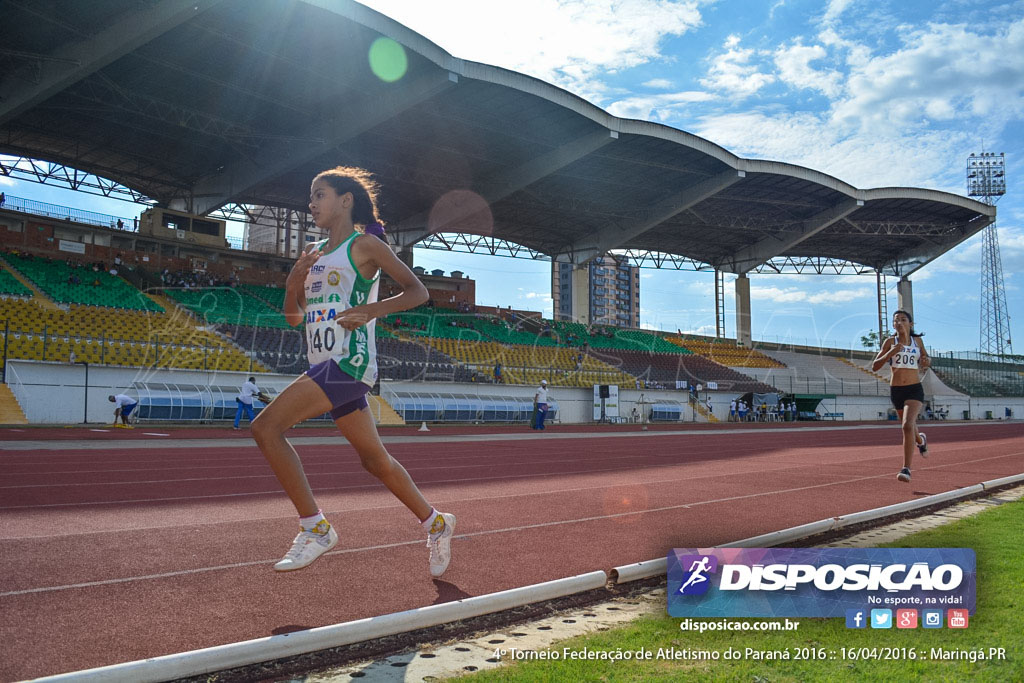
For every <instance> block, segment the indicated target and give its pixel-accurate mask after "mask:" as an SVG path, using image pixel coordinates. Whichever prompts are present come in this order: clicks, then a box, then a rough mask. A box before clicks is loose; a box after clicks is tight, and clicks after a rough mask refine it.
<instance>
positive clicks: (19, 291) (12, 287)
mask: <svg viewBox="0 0 1024 683" xmlns="http://www.w3.org/2000/svg"><path fill="white" fill-rule="evenodd" d="M0 296H32V290H31V289H29V288H28V287H26V286H25V285H23V284H21V282H19V281H18V279H17V278H16V277H14V276H13V275H11V274H10V273H9V272H7V269H6V268H2V269H0Z"/></svg>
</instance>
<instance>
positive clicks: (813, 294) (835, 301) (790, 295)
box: [750, 282, 875, 306]
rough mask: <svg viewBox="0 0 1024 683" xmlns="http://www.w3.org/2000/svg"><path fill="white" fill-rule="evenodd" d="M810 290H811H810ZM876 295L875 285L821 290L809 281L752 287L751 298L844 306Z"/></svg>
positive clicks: (777, 301) (778, 301) (775, 301)
mask: <svg viewBox="0 0 1024 683" xmlns="http://www.w3.org/2000/svg"><path fill="white" fill-rule="evenodd" d="M808 290H810V291H808ZM874 296H875V291H874V288H873V287H870V286H864V287H858V288H851V289H831V290H829V291H821V290H820V288H819V287H817V286H814V285H812V284H811V283H810V282H808V283H807V284H806V285H805V286H804V287H785V288H783V287H763V286H754V285H752V286H751V287H750V298H751V300H757V301H771V302H774V303H807V304H814V305H816V306H842V305H844V304H848V303H850V302H852V301H857V300H859V299H870V298H872V297H874Z"/></svg>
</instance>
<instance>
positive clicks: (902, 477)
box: [896, 467, 910, 482]
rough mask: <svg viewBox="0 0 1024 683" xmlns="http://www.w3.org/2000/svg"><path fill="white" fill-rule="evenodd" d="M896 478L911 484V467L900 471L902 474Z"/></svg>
mask: <svg viewBox="0 0 1024 683" xmlns="http://www.w3.org/2000/svg"><path fill="white" fill-rule="evenodd" d="M896 478H897V479H899V480H900V481H904V482H909V481H910V468H909V467H904V468H903V469H902V470H900V473H899V474H897V475H896Z"/></svg>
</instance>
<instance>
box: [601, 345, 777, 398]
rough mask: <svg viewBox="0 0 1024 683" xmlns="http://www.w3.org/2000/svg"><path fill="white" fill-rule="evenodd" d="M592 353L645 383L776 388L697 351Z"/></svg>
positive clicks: (727, 388) (760, 389)
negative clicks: (687, 352) (673, 352)
mask: <svg viewBox="0 0 1024 683" xmlns="http://www.w3.org/2000/svg"><path fill="white" fill-rule="evenodd" d="M591 353H592V354H594V355H595V356H597V357H598V358H600V359H602V360H604V361H605V362H607V363H609V364H612V365H616V366H617V367H619V368H621V370H622V371H624V372H627V373H629V374H630V375H633V376H635V377H637V378H639V379H641V380H644V381H645V382H648V383H654V384H656V385H657V384H660V385H663V386H666V387H669V388H672V389H674V388H675V387H676V382H686V383H687V384H688V385H696V384H704V385H707V383H708V382H716V383H717V384H718V389H719V390H720V391H736V392H747V391H754V392H758V393H765V392H773V391H776V389H775V388H774V387H771V386H769V385H768V384H766V383H764V382H760V381H758V380H756V379H752V378H750V377H748V376H746V375H744V374H741V373H740V372H737V371H736V370H732V369H730V368H727V367H725V366H724V365H719V364H718V363H716V362H714V361H713V360H710V359H708V358H705V357H704V356H700V355H697V354H684V353H676V354H672V355H669V354H663V353H651V352H648V351H631V350H621V349H596V350H595V349H591Z"/></svg>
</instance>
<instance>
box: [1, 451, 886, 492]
mask: <svg viewBox="0 0 1024 683" xmlns="http://www.w3.org/2000/svg"><path fill="white" fill-rule="evenodd" d="M858 445H859V444H844V445H843V447H844V448H849V447H855V446H858ZM865 445H870V444H865ZM525 455H532V453H530V454H525ZM765 455H772V456H773V457H785V456H776V455H774V454H766V453H756V454H751V455H749V456H745V457H763V456H765ZM471 457H474V456H472V455H466V456H463V457H462V458H460V459H466V458H471ZM476 457H478V458H479V456H476ZM495 457H499V458H501V462H500V463H495V462H494V461H493V460H491V459H478V460H477V461H476V462H473V463H471V464H469V465H437V466H431V465H419V464H416V463H417V462H422V461H424V460H427V461H430V462H436V461H437V460H444V459H449V460H450V459H452V458H444V457H442V458H437V459H432V458H423V459H417V460H415V461H411V460H406V461H405V463H404V465H405V468H406V469H407V470H409V472H411V473H416V472H426V471H430V470H458V469H474V468H490V467H494V466H495V465H496V464H501V465H504V466H509V465H515V466H517V467H527V466H534V465H554V464H566V463H583V462H585V463H597V462H606V461H609V460H615V461H620V460H626V461H636V460H642V459H645V458H659V459H662V460H664V459H667V458H675V459H679V458H685V457H686V454H680V453H651V452H646V453H641V454H638V455H633V454H629V453H623V454H619V455H612V454H609V455H607V456H602V457H593V456H581V457H574V458H562V459H559V460H550V459H548V460H532V461H521V460H515V459H514V456H512V457H510V458H504V457H502V455H501V454H498V455H496V456H495ZM702 462H706V461H702ZM311 464H319V463H309V462H306V461H305V460H304V461H303V465H304V469H305V470H306V474H307V475H308V476H314V475H315V476H321V477H326V476H332V477H333V476H344V475H353V474H360V473H362V472H363V471H364V470H363V468H362V466H356V467H353V468H351V469H345V470H329V471H314V470H313V468H312V467H310V465H311ZM632 464H634V465H636V466H639V467H645V466H648V465H651V466H660V465H661V464H662V463H658V462H652V463H640V462H633V463H632ZM665 464H670V465H677V464H687V463H685V462H679V461H678V460H677V461H676V462H671V463H665ZM689 464H696V463H689ZM242 467H246V469H252V468H256V467H258V468H259V469H260V470H261V471H264V472H265V471H266V465H265V463H264V462H260V463H259V464H253V465H251V466H243V465H234V466H231V467H223V468H221V467H218V466H216V465H211V466H209V468H208V469H238V468H242ZM195 469H200V468H191V467H175V468H159V469H156V470H149V469H145V468H142V469H130V470H80V471H69V472H46V473H45V476H46V477H52V476H54V475H58V474H75V475H77V474H102V473H111V474H113V473H116V472H152V471H175V470H188V471H192V470H195ZM35 474H38V475H41V476H42V475H43V474H44V473H41V472H33V473H31V475H35ZM556 474H557V473H556ZM570 474H578V473H577V472H573V473H570ZM9 475H10V473H8V476H9ZM31 475H30V474H25V473H21V474H20V476H31ZM3 478H4V477H0V481H2V479H3ZM274 478H275V475H274V474H273V473H264V474H246V475H232V476H220V477H185V478H181V479H140V480H135V479H128V480H120V481H95V482H68V483H62V484H55V483H53V482H47V483H45V484H11V485H8V486H0V491H2V490H5V489H31V488H51V487H52V488H64V487H69V486H90V487H91V486H124V485H126V484H177V483H183V482H189V481H204V482H217V481H231V480H234V479H274ZM467 481H469V480H467Z"/></svg>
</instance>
